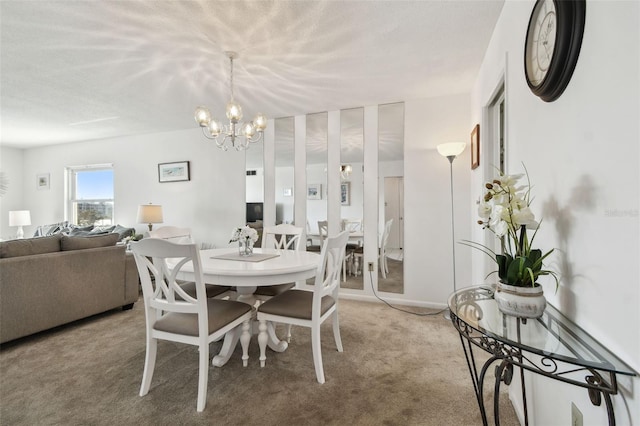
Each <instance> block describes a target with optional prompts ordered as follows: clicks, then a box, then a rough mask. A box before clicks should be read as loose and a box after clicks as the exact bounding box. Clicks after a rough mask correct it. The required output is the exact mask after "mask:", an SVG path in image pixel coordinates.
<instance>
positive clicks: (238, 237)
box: [229, 225, 258, 256]
mask: <svg viewBox="0 0 640 426" xmlns="http://www.w3.org/2000/svg"><path fill="white" fill-rule="evenodd" d="M235 241H238V243H239V247H240V254H241V255H244V256H248V255H250V254H251V253H253V245H254V244H255V242H256V241H258V231H256V230H255V229H253V228H252V227H250V226H247V225H245V226H241V227H238V228H233V232H232V233H231V239H230V240H229V243H232V242H235Z"/></svg>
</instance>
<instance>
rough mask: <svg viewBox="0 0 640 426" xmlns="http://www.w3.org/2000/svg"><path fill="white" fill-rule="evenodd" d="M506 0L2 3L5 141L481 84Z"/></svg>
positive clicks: (355, 102)
mask: <svg viewBox="0 0 640 426" xmlns="http://www.w3.org/2000/svg"><path fill="white" fill-rule="evenodd" d="M502 6H503V0H500V1H492V0H476V1H473V0H469V1H459V0H457V1H325V0H322V1H229V2H223V1H204V0H202V1H110V0H103V1H69V0H65V1H55V0H54V1H7V0H4V1H1V2H0V24H1V25H0V36H1V40H0V42H1V44H0V48H1V52H0V55H1V57H0V59H1V63H0V90H1V92H0V96H1V98H0V107H1V111H0V112H1V117H2V123H1V134H0V136H1V139H0V141H1V142H2V144H5V145H7V146H18V147H31V146H41V145H49V144H55V143H65V142H76V141H84V140H92V139H101V138H108V137H116V136H124V135H134V134H144V133H152V132H158V131H172V130H181V129H192V128H195V127H196V123H195V121H194V120H193V111H194V109H195V107H196V106H197V105H206V106H208V107H209V109H210V110H211V112H212V115H214V116H217V117H221V118H222V117H223V116H224V106H225V104H226V102H227V101H228V99H229V87H228V78H229V75H228V74H229V64H228V60H227V58H226V57H225V55H224V53H223V52H224V51H226V50H233V51H236V52H238V53H239V58H238V59H237V60H236V61H235V63H234V65H235V66H234V86H235V94H236V100H237V101H239V103H240V104H241V105H242V106H243V109H244V113H245V117H246V118H251V117H253V115H255V113H256V112H263V113H264V114H266V115H267V116H268V117H270V118H278V117H286V116H291V115H299V114H305V113H311V112H319V111H327V110H338V109H346V108H353V107H359V106H363V105H375V104H381V103H389V102H397V101H403V100H409V99H417V98H426V97H433V96H441V95H448V94H454V93H463V92H468V91H469V90H470V88H471V86H472V84H473V81H474V79H475V76H476V74H477V71H478V68H479V65H480V63H481V61H482V58H483V55H484V52H485V49H486V46H487V44H488V41H489V38H490V36H491V33H492V31H493V28H494V26H495V23H496V20H497V18H498V15H499V13H500V11H501V9H502Z"/></svg>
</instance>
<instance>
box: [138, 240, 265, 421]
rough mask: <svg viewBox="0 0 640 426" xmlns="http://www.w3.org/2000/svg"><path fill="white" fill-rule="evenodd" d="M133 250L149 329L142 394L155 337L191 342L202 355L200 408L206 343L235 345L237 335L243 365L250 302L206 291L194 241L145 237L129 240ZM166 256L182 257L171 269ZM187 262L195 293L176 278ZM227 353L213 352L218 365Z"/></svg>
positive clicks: (204, 384)
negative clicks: (175, 241)
mask: <svg viewBox="0 0 640 426" xmlns="http://www.w3.org/2000/svg"><path fill="white" fill-rule="evenodd" d="M131 251H132V252H133V255H134V256H135V261H136V265H137V268H138V274H139V276H140V282H141V284H142V294H143V299H144V309H145V318H146V329H147V337H146V341H147V350H146V355H145V362H144V372H143V375H142V384H141V385H140V396H144V395H146V394H147V393H148V392H149V388H150V386H151V379H152V377H153V371H154V368H155V364H156V355H157V347H158V340H169V341H172V342H178V343H185V344H188V345H194V346H197V347H198V352H199V357H200V361H199V373H198V398H197V406H196V407H197V410H198V411H203V410H204V407H205V406H206V403H207V382H208V377H209V344H210V343H212V342H214V341H216V340H219V339H221V338H223V337H224V342H223V344H222V347H223V350H224V349H228V348H233V347H235V345H236V344H237V343H238V339H240V342H241V344H242V361H243V364H244V365H245V366H246V365H247V363H248V359H249V355H248V350H249V340H250V339H251V334H250V333H249V330H250V324H249V321H250V320H251V314H252V312H251V306H249V305H247V304H246V303H242V302H236V301H233V300H222V299H214V298H208V297H207V294H206V290H205V285H204V281H203V275H202V269H201V260H200V251H199V250H198V249H197V248H196V245H195V244H177V243H172V242H169V241H165V240H162V239H158V238H148V239H143V240H141V241H139V242H135V243H133V244H132V245H131ZM168 258H172V259H175V258H178V259H180V260H179V262H177V264H176V266H175V267H173V269H169V267H168V266H167V262H166V260H167V259H168ZM187 264H190V265H192V268H193V275H194V278H195V279H194V283H195V290H196V294H195V297H193V296H191V295H189V294H188V293H187V292H186V291H184V289H183V288H182V287H181V286H180V285H179V284H178V283H177V281H176V275H177V274H178V273H179V272H180V270H181V268H182V267H184V266H185V265H187ZM231 352H232V351H227V352H225V353H229V354H231ZM229 356H230V355H228V356H227V357H226V359H216V357H214V361H215V362H216V364H217V365H223V364H224V363H226V362H227V360H228V358H229ZM217 358H220V357H217Z"/></svg>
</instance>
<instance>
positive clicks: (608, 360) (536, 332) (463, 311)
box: [449, 286, 636, 425]
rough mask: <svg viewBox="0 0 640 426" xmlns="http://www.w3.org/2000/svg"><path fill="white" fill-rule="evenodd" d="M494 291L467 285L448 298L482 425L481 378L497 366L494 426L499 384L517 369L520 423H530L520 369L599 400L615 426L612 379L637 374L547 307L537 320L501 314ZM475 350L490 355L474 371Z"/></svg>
mask: <svg viewBox="0 0 640 426" xmlns="http://www.w3.org/2000/svg"><path fill="white" fill-rule="evenodd" d="M494 290H495V288H494V287H492V286H477V287H467V288H463V289H461V290H458V291H456V292H455V293H453V294H452V295H451V296H450V298H449V309H450V311H451V322H452V324H453V325H454V327H455V328H456V329H457V330H458V332H459V333H460V341H461V343H462V348H463V350H464V354H465V357H466V359H467V365H468V367H469V373H470V374H471V381H472V382H473V387H474V390H475V393H476V398H477V400H478V406H479V407H480V414H481V416H482V422H483V424H484V425H487V413H486V411H485V407H484V399H483V395H482V393H483V384H484V378H485V375H486V373H487V370H488V369H489V367H490V366H491V365H492V364H493V363H496V367H495V377H496V379H495V384H494V408H493V413H494V419H495V424H496V425H499V424H500V413H499V410H498V399H499V398H498V397H499V391H500V383H501V382H503V383H505V384H506V385H509V384H510V383H511V380H512V378H513V373H514V366H515V367H521V368H520V380H521V383H522V400H523V408H524V420H525V425H528V424H529V421H528V411H527V401H526V387H525V381H524V370H528V371H531V372H533V373H536V374H540V375H543V376H546V377H550V378H552V379H555V380H560V381H562V382H565V383H569V384H572V385H575V386H580V387H583V388H586V389H587V390H588V392H589V398H590V400H591V402H592V403H593V404H594V405H596V406H599V405H600V404H601V403H602V400H603V399H604V402H605V405H606V409H607V415H608V418H609V424H610V425H615V415H614V412H613V406H612V403H611V395H615V394H617V392H618V383H617V380H616V375H617V374H623V375H629V376H635V375H636V372H635V371H634V370H633V369H632V368H631V367H629V366H628V365H627V364H625V363H624V362H623V361H621V360H620V359H619V358H618V357H616V356H615V355H614V354H612V353H611V352H610V351H609V350H607V348H605V347H604V346H602V345H601V344H600V343H598V342H597V341H596V340H594V339H593V338H592V337H591V336H589V335H588V334H587V333H586V332H585V331H583V330H582V329H581V328H579V327H578V326H577V325H575V324H574V323H573V322H571V321H570V320H569V319H568V318H566V317H564V316H563V315H562V314H561V313H560V312H559V311H558V310H557V309H556V308H554V307H553V306H551V305H547V308H546V309H545V312H544V314H543V315H542V317H540V318H538V319H526V318H517V317H514V316H510V315H505V314H503V313H502V312H500V311H499V310H498V306H497V305H496V302H495V301H494V299H493V293H494ZM474 346H477V347H479V348H481V349H483V350H485V351H486V352H488V353H489V354H491V356H490V357H489V359H488V360H487V361H486V362H485V363H484V365H483V366H482V368H481V369H480V372H479V373H478V368H477V366H476V358H475V357H474V354H473V347H474Z"/></svg>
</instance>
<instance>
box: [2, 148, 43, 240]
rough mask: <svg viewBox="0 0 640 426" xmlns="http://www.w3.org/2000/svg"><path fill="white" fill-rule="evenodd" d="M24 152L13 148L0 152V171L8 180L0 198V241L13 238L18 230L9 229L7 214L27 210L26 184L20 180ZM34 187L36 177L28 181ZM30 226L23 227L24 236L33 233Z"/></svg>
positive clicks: (3, 149) (14, 228)
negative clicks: (24, 197) (25, 200)
mask: <svg viewBox="0 0 640 426" xmlns="http://www.w3.org/2000/svg"><path fill="white" fill-rule="evenodd" d="M23 154H24V151H23V150H21V149H15V148H4V147H3V148H2V149H1V150H0V170H1V171H2V172H3V173H4V174H5V177H6V179H7V180H8V185H7V192H6V193H5V194H4V195H3V196H2V197H0V240H2V239H10V238H15V236H16V232H17V231H18V229H17V228H16V227H15V226H13V227H9V212H10V211H13V210H28V207H27V206H26V204H24V203H23V196H22V195H23V194H22V193H23V191H24V188H25V185H26V183H25V182H24V181H23V179H22V158H23ZM30 182H31V183H32V184H33V187H34V188H35V186H36V177H35V176H33V179H32V180H31V181H30ZM32 229H34V228H33V227H31V226H23V230H24V233H25V235H31V234H30V232H31V233H33V231H32Z"/></svg>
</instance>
